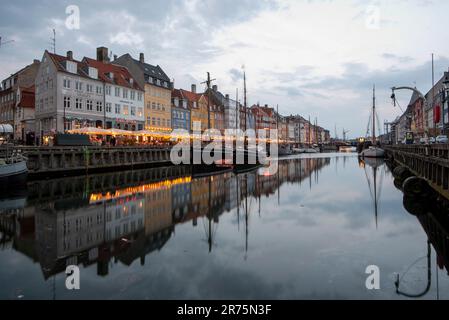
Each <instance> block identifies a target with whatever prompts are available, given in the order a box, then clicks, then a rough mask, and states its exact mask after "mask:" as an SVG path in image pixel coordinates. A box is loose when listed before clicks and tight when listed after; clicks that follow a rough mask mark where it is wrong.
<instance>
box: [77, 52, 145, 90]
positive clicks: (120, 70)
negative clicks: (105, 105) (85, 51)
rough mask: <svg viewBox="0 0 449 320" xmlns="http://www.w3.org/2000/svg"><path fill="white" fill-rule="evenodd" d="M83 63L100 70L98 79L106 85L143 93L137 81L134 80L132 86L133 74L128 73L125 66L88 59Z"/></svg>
mask: <svg viewBox="0 0 449 320" xmlns="http://www.w3.org/2000/svg"><path fill="white" fill-rule="evenodd" d="M83 63H86V64H87V65H88V66H91V67H93V68H96V69H97V70H98V77H99V78H100V79H101V80H102V81H104V82H106V83H110V84H115V85H118V86H122V87H127V88H131V89H134V90H140V91H143V89H142V88H141V87H140V86H139V84H138V83H137V81H136V80H135V79H133V84H131V82H130V80H131V79H132V76H131V73H130V72H129V71H128V69H127V68H125V67H123V66H119V65H116V64H113V63H104V62H101V61H98V60H94V59H91V58H86V57H85V58H84V59H83ZM110 73H112V74H113V75H114V78H113V79H111V78H110V76H109V74H110Z"/></svg>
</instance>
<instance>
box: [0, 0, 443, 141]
mask: <svg viewBox="0 0 449 320" xmlns="http://www.w3.org/2000/svg"><path fill="white" fill-rule="evenodd" d="M68 6H77V7H78V8H79V13H80V23H79V29H78V28H76V23H70V22H73V21H74V20H72V19H71V18H72V17H74V16H73V15H72V14H71V13H70V12H69V11H70V10H69V11H66V9H67V7H68ZM67 12H69V14H68V13H67ZM71 12H72V13H73V11H71ZM447 12H449V2H448V1H445V0H410V1H407V0H395V1H380V0H378V1H363V0H207V1H204V0H203V1H201V0H149V1H143V0H141V1H137V0H136V1H133V0H131V1H119V0H103V1H100V0H97V1H93V0H91V1H87V0H86V1H85V0H80V1H76V0H71V1H53V0H40V1H39V0H37V1H27V0H15V1H6V0H2V4H1V10H0V36H2V37H3V41H5V40H14V42H13V43H9V44H6V45H4V46H2V47H1V48H0V78H1V79H3V78H5V77H7V76H8V75H9V74H11V73H13V72H14V71H17V69H18V68H20V67H23V66H25V65H26V64H29V63H31V62H32V60H33V59H35V58H38V59H40V58H41V57H42V54H43V52H44V50H45V49H50V47H51V45H50V38H51V37H52V29H53V28H55V29H56V32H57V52H58V53H60V54H65V52H66V51H67V50H72V51H74V55H75V57H76V58H78V59H81V58H82V57H84V56H90V57H95V49H96V47H98V46H106V47H108V48H109V49H110V50H111V51H112V52H113V54H117V55H121V54H124V53H127V52H129V53H131V54H132V55H133V56H135V57H138V54H139V53H140V52H144V53H145V57H146V60H147V62H149V63H151V64H159V65H161V66H162V67H163V69H164V70H165V71H166V73H167V74H168V75H169V77H170V78H172V79H174V80H175V86H176V87H178V88H179V87H181V88H185V89H188V88H190V84H191V83H197V84H199V83H200V82H201V81H203V80H204V79H205V77H206V72H207V71H210V72H211V74H212V76H213V78H216V79H217V82H216V84H217V85H218V86H219V89H220V90H221V91H223V92H224V93H229V94H230V95H231V96H232V97H233V96H235V93H236V88H239V91H240V92H241V91H242V89H243V83H242V66H245V69H246V72H247V77H248V99H249V103H250V104H253V103H257V102H259V103H261V104H270V105H276V104H279V109H280V112H281V113H283V114H301V115H303V116H304V117H306V118H307V117H308V116H309V115H310V116H311V118H312V119H314V118H315V117H318V121H319V124H321V125H323V126H325V127H326V128H328V129H330V130H331V131H332V133H333V132H334V127H335V125H336V126H337V128H338V133H339V135H340V136H341V135H342V133H341V132H342V130H343V128H346V129H347V130H351V133H350V136H361V135H362V136H363V135H365V133H366V128H367V123H368V117H369V108H370V105H371V91H372V85H373V84H374V83H376V86H377V91H378V104H379V105H378V107H379V109H378V113H379V118H380V122H381V123H383V121H384V120H392V119H394V118H395V117H396V116H398V115H399V114H400V113H401V110H400V109H399V108H398V107H396V108H393V106H392V105H391V101H390V100H389V96H390V94H391V91H390V89H389V88H390V87H392V86H393V85H408V86H415V85H416V86H417V87H418V89H420V90H421V91H423V92H424V91H425V92H427V91H428V90H429V89H430V87H431V63H430V60H431V53H432V52H434V53H435V59H436V62H435V72H436V76H437V78H438V77H440V76H441V75H442V73H443V72H444V71H445V70H447V69H448V68H449V42H448V41H447V31H446V20H447ZM68 18H69V19H68ZM66 22H69V23H66ZM68 27H69V28H68ZM73 27H75V28H73ZM399 98H400V104H401V105H402V107H405V106H406V105H407V103H408V100H409V98H410V94H409V93H408V92H405V93H403V94H401V95H399Z"/></svg>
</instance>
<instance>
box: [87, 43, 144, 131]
mask: <svg viewBox="0 0 449 320" xmlns="http://www.w3.org/2000/svg"><path fill="white" fill-rule="evenodd" d="M83 63H85V64H86V65H88V66H90V67H93V68H95V69H97V70H98V77H99V79H100V80H101V81H103V82H104V84H105V90H104V91H105V92H104V98H105V113H106V128H107V129H110V128H117V129H123V130H131V131H136V130H143V129H144V127H145V115H144V106H145V104H144V94H145V91H144V89H142V88H141V87H140V86H139V84H138V83H137V81H136V80H135V79H134V78H133V77H132V76H131V74H130V72H129V71H128V69H127V68H126V67H123V66H120V65H116V64H114V63H110V62H109V57H108V49H107V48H104V47H102V48H98V49H97V60H94V59H90V58H84V59H83Z"/></svg>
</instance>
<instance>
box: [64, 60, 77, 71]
mask: <svg viewBox="0 0 449 320" xmlns="http://www.w3.org/2000/svg"><path fill="white" fill-rule="evenodd" d="M66 66H67V71H68V72H70V73H77V66H78V65H77V63H76V62H74V61H66Z"/></svg>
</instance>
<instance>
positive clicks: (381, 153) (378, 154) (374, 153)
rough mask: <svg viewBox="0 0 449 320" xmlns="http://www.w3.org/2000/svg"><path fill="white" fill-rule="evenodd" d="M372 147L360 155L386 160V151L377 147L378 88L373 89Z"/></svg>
mask: <svg viewBox="0 0 449 320" xmlns="http://www.w3.org/2000/svg"><path fill="white" fill-rule="evenodd" d="M372 122H373V126H372V143H373V144H372V146H371V147H369V148H368V149H365V150H363V151H362V152H361V153H360V156H361V157H362V158H384V157H385V150H383V149H382V148H379V147H376V86H374V87H373V114H372Z"/></svg>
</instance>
